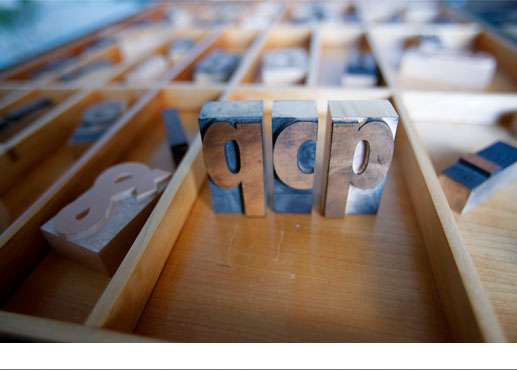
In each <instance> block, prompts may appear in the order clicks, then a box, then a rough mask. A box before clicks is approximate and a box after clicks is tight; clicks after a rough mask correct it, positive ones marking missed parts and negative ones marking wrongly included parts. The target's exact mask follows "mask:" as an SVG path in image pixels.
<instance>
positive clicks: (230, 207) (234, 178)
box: [199, 101, 266, 216]
mask: <svg viewBox="0 0 517 370" xmlns="http://www.w3.org/2000/svg"><path fill="white" fill-rule="evenodd" d="M199 130H200V132H201V138H202V140H203V156H204V158H205V165H206V169H207V172H208V177H209V178H208V181H209V186H210V193H211V194H212V205H213V208H214V211H215V212H216V213H245V214H246V215H248V216H263V215H265V214H266V196H265V182H264V181H265V176H264V150H263V130H262V102H261V101H224V102H207V103H205V104H204V105H203V108H202V109H201V112H200V113H199Z"/></svg>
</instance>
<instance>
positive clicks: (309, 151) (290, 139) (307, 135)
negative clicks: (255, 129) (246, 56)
mask: <svg viewBox="0 0 517 370" xmlns="http://www.w3.org/2000/svg"><path fill="white" fill-rule="evenodd" d="M272 135H273V167H274V172H275V177H274V210H275V212H278V213H311V212H312V203H313V201H312V199H313V185H314V169H315V160H316V141H317V139H318V112H317V111H316V105H315V103H314V101H312V100H311V101H302V100H296V101H295V100H282V101H275V102H274V103H273V114H272Z"/></svg>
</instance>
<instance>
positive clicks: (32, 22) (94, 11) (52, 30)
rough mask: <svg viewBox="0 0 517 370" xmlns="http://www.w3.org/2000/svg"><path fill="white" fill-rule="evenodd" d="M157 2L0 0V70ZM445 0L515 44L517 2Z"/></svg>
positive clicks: (150, 0)
mask: <svg viewBox="0 0 517 370" xmlns="http://www.w3.org/2000/svg"><path fill="white" fill-rule="evenodd" d="M397 1H398V0H392V1H391V2H393V3H395V2H397ZM157 2H158V1H153V0H73V1H66V0H0V50H1V51H2V52H1V53H0V70H2V69H6V68H8V67H11V66H13V65H15V64H17V63H20V62H22V61H25V60H27V59H30V58H32V57H34V56H36V55H38V54H41V53H43V52H45V51H46V50H49V49H52V48H55V47H57V46H59V45H62V44H64V43H66V42H69V41H71V40H73V39H76V38H78V37H81V36H83V35H85V34H87V33H89V32H92V31H94V30H96V29H99V28H101V27H103V26H105V25H107V24H110V23H113V22H116V21H118V20H121V19H123V18H126V17H128V16H130V15H132V14H135V13H137V12H138V11H140V10H142V9H143V8H145V7H148V6H151V5H153V4H155V3H157ZM216 2H217V1H214V3H216ZM170 3H173V1H170ZM383 3H384V1H383ZM447 3H448V4H449V5H451V6H453V7H455V8H457V9H460V10H462V11H464V12H467V13H470V15H471V16H473V17H475V18H476V19H477V20H478V21H479V22H483V23H485V24H486V25H488V26H489V27H491V28H493V29H494V30H495V31H497V32H498V33H500V34H501V35H503V36H504V37H505V38H507V39H508V40H510V41H511V42H512V43H516V40H517V0H515V1H514V0H509V1H479V0H478V1H475V0H474V1H473V0H470V1H467V0H463V1H458V0H455V1H447Z"/></svg>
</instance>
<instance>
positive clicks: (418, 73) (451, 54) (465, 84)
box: [400, 48, 497, 89]
mask: <svg viewBox="0 0 517 370" xmlns="http://www.w3.org/2000/svg"><path fill="white" fill-rule="evenodd" d="M496 66H497V62H496V60H495V58H494V57H492V56H491V55H489V54H486V53H476V54H472V53H466V52H460V51H452V50H435V51H429V52H426V51H422V50H417V49H415V48H410V49H408V50H406V51H405V52H404V53H403V55H402V60H401V63H400V75H401V76H402V77H404V78H409V79H417V80H422V81H429V82H433V83H439V84H443V85H449V86H456V87H462V88H470V89H484V88H486V87H487V86H488V85H490V82H491V81H492V78H493V77H494V74H495V71H496Z"/></svg>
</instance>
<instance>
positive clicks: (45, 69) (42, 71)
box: [29, 56, 78, 79]
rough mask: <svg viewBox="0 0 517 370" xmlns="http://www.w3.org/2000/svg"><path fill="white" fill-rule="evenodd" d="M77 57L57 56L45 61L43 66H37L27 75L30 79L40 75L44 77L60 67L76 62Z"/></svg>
mask: <svg viewBox="0 0 517 370" xmlns="http://www.w3.org/2000/svg"><path fill="white" fill-rule="evenodd" d="M77 60H78V58H77V57H73V56H64V57H61V58H58V59H56V60H54V61H52V62H49V63H46V64H44V65H43V66H41V67H39V68H38V69H36V70H35V71H33V72H31V73H30V75H29V78H30V79H36V78H40V77H45V76H46V75H48V74H50V73H52V72H56V71H58V70H59V69H62V68H64V67H66V66H69V65H72V64H73V63H75V62H77Z"/></svg>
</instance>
